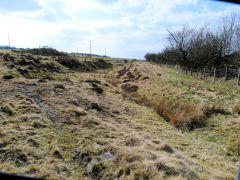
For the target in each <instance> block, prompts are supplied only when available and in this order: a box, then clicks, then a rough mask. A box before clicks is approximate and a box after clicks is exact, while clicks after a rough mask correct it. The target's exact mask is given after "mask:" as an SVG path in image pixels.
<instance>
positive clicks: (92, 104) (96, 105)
mask: <svg viewBox="0 0 240 180" xmlns="http://www.w3.org/2000/svg"><path fill="white" fill-rule="evenodd" d="M91 108H92V109H96V110H97V111H102V108H101V107H99V105H98V104H97V103H91Z"/></svg>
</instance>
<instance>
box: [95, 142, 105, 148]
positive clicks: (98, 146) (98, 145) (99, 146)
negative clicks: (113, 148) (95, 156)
mask: <svg viewBox="0 0 240 180" xmlns="http://www.w3.org/2000/svg"><path fill="white" fill-rule="evenodd" d="M101 147H103V146H102V145H100V144H98V143H94V144H93V148H94V149H99V148H101Z"/></svg>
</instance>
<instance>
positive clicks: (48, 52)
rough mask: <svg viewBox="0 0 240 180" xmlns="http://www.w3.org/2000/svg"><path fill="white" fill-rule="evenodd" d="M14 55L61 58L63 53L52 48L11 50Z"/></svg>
mask: <svg viewBox="0 0 240 180" xmlns="http://www.w3.org/2000/svg"><path fill="white" fill-rule="evenodd" d="M13 52H16V53H30V54H33V55H42V56H62V55H65V53H63V52H59V51H57V50H56V49H53V48H34V49H23V50H13Z"/></svg>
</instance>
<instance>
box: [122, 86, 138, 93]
mask: <svg viewBox="0 0 240 180" xmlns="http://www.w3.org/2000/svg"><path fill="white" fill-rule="evenodd" d="M121 88H122V89H123V90H124V91H126V92H129V93H132V92H136V91H137V90H138V88H139V87H138V86H136V85H131V84H124V85H122V87H121Z"/></svg>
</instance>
